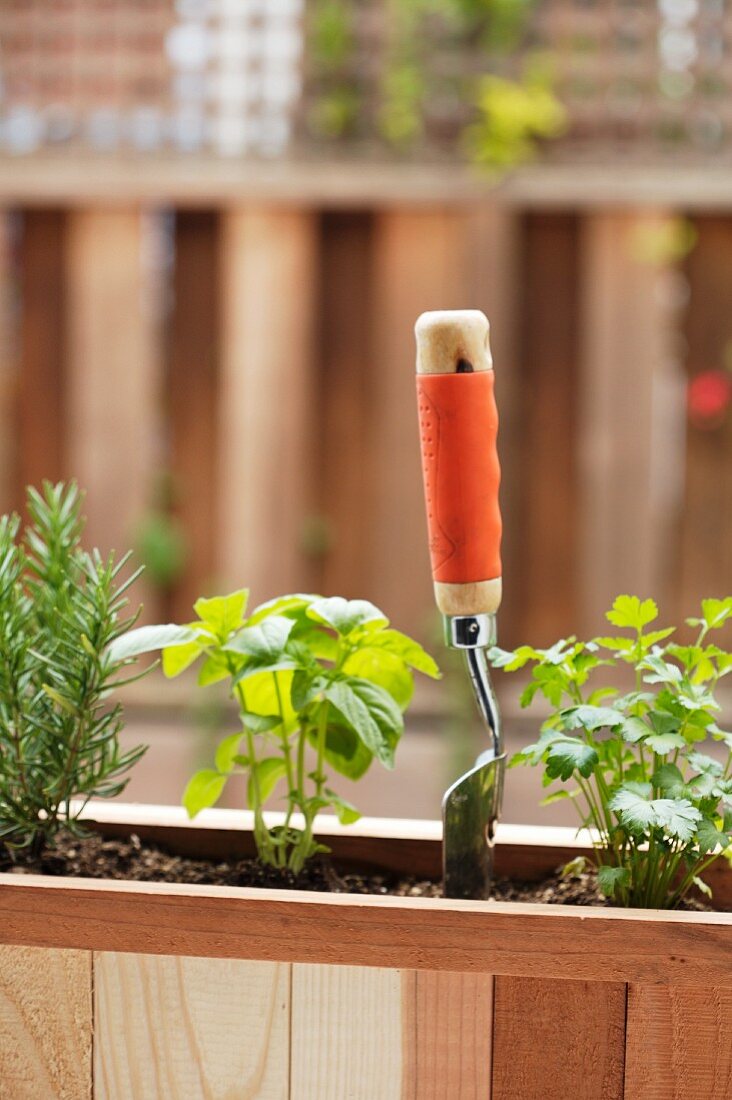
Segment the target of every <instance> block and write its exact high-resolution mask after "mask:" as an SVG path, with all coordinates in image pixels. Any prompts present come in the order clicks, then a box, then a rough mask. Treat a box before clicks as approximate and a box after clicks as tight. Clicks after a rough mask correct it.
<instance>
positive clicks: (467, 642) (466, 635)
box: [444, 615, 496, 649]
mask: <svg viewBox="0 0 732 1100" xmlns="http://www.w3.org/2000/svg"><path fill="white" fill-rule="evenodd" d="M444 624H445V645H446V646H448V647H449V648H450V649H485V648H486V647H487V646H490V645H495V644H496V616H495V615H445V617H444Z"/></svg>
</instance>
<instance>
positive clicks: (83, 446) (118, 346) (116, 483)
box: [66, 209, 162, 617]
mask: <svg viewBox="0 0 732 1100" xmlns="http://www.w3.org/2000/svg"><path fill="white" fill-rule="evenodd" d="M69 218H70V221H69V240H68V267H67V279H68V326H69V348H68V420H67V423H66V427H67V431H68V458H67V465H68V470H69V473H70V474H71V475H73V476H74V477H76V478H77V479H78V480H79V483H80V484H81V485H82V486H83V487H84V488H85V489H86V490H87V498H86V505H85V508H86V513H87V517H88V519H87V527H86V538H87V541H88V543H89V544H90V545H94V546H98V547H99V548H100V550H102V552H103V553H108V552H109V551H110V550H112V549H113V550H115V551H116V552H117V553H118V554H122V553H124V552H125V551H126V550H127V549H128V547H129V546H131V545H132V544H133V541H134V540H135V538H136V537H137V535H138V533H139V524H140V522H141V520H142V517H143V514H144V512H145V510H146V509H147V508H148V507H149V506H150V504H151V499H150V492H151V480H152V478H153V476H154V473H155V470H156V467H158V466H159V463H160V456H159V454H158V452H157V438H158V416H159V397H160V395H159V383H160V381H161V377H160V376H161V371H162V357H161V349H160V346H159V330H158V323H159V314H158V305H159V302H158V291H159V285H158V283H157V280H156V279H155V269H154V265H153V263H152V256H151V233H152V231H153V226H152V224H151V223H150V222H148V221H147V220H146V219H145V217H144V216H143V215H141V214H140V213H139V212H138V211H135V210H114V209H113V210H102V209H97V210H95V209H89V210H85V211H78V212H75V213H72V214H71V215H69ZM136 598H139V592H138V593H137V594H136ZM145 603H146V605H149V603H150V592H149V591H148V593H147V597H146V599H145ZM147 612H148V617H151V616H152V615H153V613H154V612H153V609H152V607H149V606H148V607H147Z"/></svg>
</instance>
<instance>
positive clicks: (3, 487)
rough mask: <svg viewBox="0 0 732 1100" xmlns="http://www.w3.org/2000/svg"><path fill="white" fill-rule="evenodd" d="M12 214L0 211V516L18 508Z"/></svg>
mask: <svg viewBox="0 0 732 1100" xmlns="http://www.w3.org/2000/svg"><path fill="white" fill-rule="evenodd" d="M15 274H16V272H15V265H14V263H13V247H12V231H11V215H10V214H9V213H8V211H7V210H0V514H5V513H6V512H10V511H13V509H15V508H16V506H17V498H18V489H19V486H18V484H17V480H16V469H15V465H16V454H17V449H18V408H17V405H18V401H17V398H18V383H19V374H20V372H19V366H20V364H19V361H18V347H17V340H16V324H15V319H14V313H15V311H14V309H13V304H14V299H15V294H16V283H15Z"/></svg>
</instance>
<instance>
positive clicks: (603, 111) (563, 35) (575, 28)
mask: <svg viewBox="0 0 732 1100" xmlns="http://www.w3.org/2000/svg"><path fill="white" fill-rule="evenodd" d="M731 29H732V10H731V9H730V4H729V3H728V2H727V0H657V2H654V0H544V2H543V3H542V4H541V5H540V7H539V8H538V11H537V14H536V17H535V21H534V27H533V35H532V37H533V40H534V45H535V46H537V47H538V48H540V49H542V50H546V51H547V53H548V54H549V55H550V56H551V57H552V59H553V63H554V66H555V71H556V77H557V91H558V94H559V96H560V98H561V99H562V101H563V102H564V104H565V105H566V107H567V109H568V112H569V118H570V122H571V125H570V129H569V132H568V134H567V136H566V137H565V138H564V139H563V140H562V141H561V142H560V143H559V144H558V145H557V146H556V147H555V148H554V149H551V150H550V151H549V155H551V156H560V157H563V158H565V159H566V157H567V155H569V154H571V155H573V156H577V155H581V156H588V157H596V156H597V154H598V152H600V151H601V152H602V153H604V155H605V156H608V155H615V154H618V153H620V154H627V155H631V156H633V157H635V158H639V159H642V160H649V159H658V158H659V157H662V158H666V157H670V156H671V157H672V156H684V157H699V156H703V157H706V156H719V155H722V154H724V153H725V152H729V149H730V126H731V124H732V99H731V98H730V95H729V89H730V86H731V84H732V44H731V43H730V30H731Z"/></svg>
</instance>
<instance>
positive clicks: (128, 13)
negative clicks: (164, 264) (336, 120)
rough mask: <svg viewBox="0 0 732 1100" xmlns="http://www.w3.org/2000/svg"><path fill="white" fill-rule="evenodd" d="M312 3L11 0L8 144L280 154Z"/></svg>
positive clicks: (5, 78) (1, 104) (5, 10)
mask: <svg viewBox="0 0 732 1100" xmlns="http://www.w3.org/2000/svg"><path fill="white" fill-rule="evenodd" d="M302 5H303V0H177V2H176V3H173V0H4V3H3V4H2V6H1V7H0V78H1V80H2V84H1V86H0V149H1V150H3V151H6V152H10V153H16V154H21V153H30V152H34V151H35V150H36V149H39V148H44V147H49V146H50V147H56V148H65V147H75V148H78V147H79V146H82V147H87V148H90V149H93V150H96V151H99V152H112V151H114V150H117V149H133V150H137V151H138V152H140V153H150V152H155V151H157V150H161V149H174V150H179V151H183V152H191V151H196V150H199V149H207V150H212V151H214V152H217V153H220V154H225V155H240V154H244V153H252V152H255V153H262V154H269V155H272V154H276V153H279V152H281V151H282V149H283V148H284V147H285V146H286V145H287V142H288V140H289V138H290V133H291V127H292V123H291V116H292V111H293V105H294V104H295V103H296V102H297V101H298V99H299V97H300V85H301V73H300V69H301V54H302V26H301V17H302Z"/></svg>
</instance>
